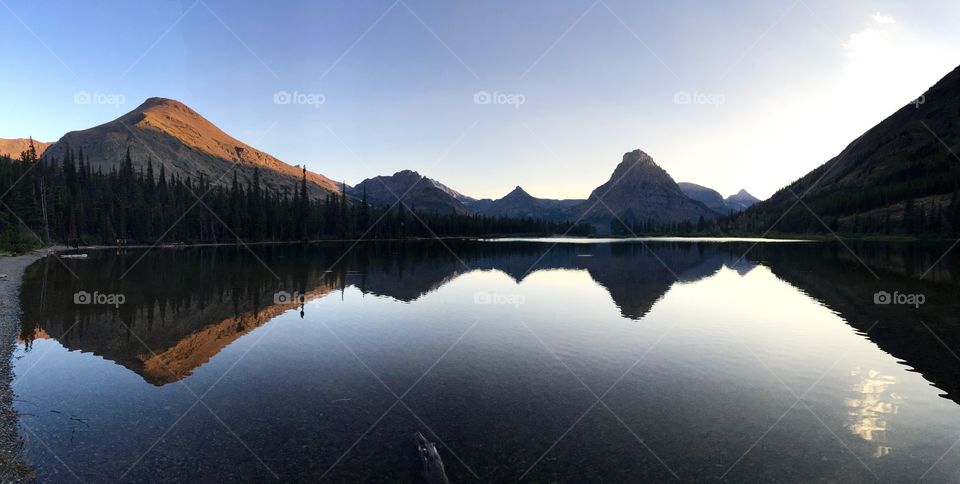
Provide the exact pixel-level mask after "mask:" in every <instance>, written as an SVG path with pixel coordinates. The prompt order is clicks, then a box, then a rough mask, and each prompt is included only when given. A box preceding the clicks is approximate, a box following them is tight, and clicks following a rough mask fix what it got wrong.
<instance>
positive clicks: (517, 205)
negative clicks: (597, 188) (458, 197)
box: [468, 187, 583, 221]
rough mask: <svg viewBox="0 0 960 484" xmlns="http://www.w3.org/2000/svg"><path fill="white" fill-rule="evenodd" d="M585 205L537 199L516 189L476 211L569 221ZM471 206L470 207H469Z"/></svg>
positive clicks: (521, 189)
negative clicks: (577, 207) (574, 210)
mask: <svg viewBox="0 0 960 484" xmlns="http://www.w3.org/2000/svg"><path fill="white" fill-rule="evenodd" d="M582 203H583V200H551V199H547V198H536V197H534V196H532V195H530V194H529V193H527V192H526V191H524V189H523V188H520V187H517V188H514V189H513V191H512V192H510V193H508V194H506V195H505V196H504V197H503V198H499V199H497V200H491V201H490V202H489V203H486V204H482V205H477V204H475V205H474V207H476V208H474V210H476V211H477V212H478V213H480V214H481V215H487V216H491V217H506V218H533V219H542V220H557V221H560V220H569V219H571V218H572V217H571V215H572V209H573V208H574V207H576V206H577V205H580V204H582ZM468 206H469V205H468Z"/></svg>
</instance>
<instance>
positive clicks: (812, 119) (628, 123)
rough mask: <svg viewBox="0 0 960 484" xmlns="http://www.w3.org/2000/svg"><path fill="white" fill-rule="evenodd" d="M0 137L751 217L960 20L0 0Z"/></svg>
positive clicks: (924, 7)
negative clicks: (177, 142)
mask: <svg viewBox="0 0 960 484" xmlns="http://www.w3.org/2000/svg"><path fill="white" fill-rule="evenodd" d="M0 53H2V59H3V63H4V65H5V68H6V69H5V70H6V74H7V75H6V76H2V77H0V110H2V111H0V112H2V115H0V137H5V138H15V137H26V136H33V137H34V138H36V139H39V140H45V141H50V140H56V139H57V138H59V137H60V136H62V135H63V134H64V133H65V132H68V131H71V130H79V129H85V128H89V127H91V126H95V125H98V124H101V123H105V122H107V121H110V120H112V119H114V118H116V117H119V116H120V115H122V114H123V113H125V112H127V111H129V110H131V109H134V108H135V107H136V106H138V105H139V104H140V103H141V102H143V100H144V99H146V98H148V97H152V96H161V97H168V98H173V99H177V100H180V101H182V102H184V103H186V104H187V105H189V106H191V107H192V108H193V109H195V110H196V111H197V112H199V113H200V114H202V115H203V116H205V117H206V118H207V119H209V120H210V121H212V122H213V123H214V124H216V125H217V126H219V127H220V128H222V129H223V130H224V131H226V132H227V133H229V134H231V135H233V136H234V137H236V138H238V139H240V140H241V141H244V142H246V143H247V144H250V145H252V146H254V147H256V148H259V149H261V150H264V151H266V152H268V153H270V154H272V155H274V156H276V157H278V158H280V159H282V160H284V161H286V162H288V163H291V164H306V166H307V168H308V169H310V170H312V171H316V172H319V173H322V174H324V175H326V176H328V177H330V178H333V179H335V180H338V181H340V180H343V181H346V182H347V183H348V184H351V185H352V184H356V183H357V182H359V181H361V180H363V179H364V178H368V177H372V176H376V175H381V174H391V173H394V172H396V171H399V170H402V169H413V170H416V171H419V172H420V173H421V174H424V175H426V176H429V177H431V178H435V179H437V180H440V181H441V182H443V183H445V184H447V185H448V186H450V187H452V188H454V189H456V190H458V191H461V192H463V193H465V194H468V195H471V196H474V197H477V198H483V197H490V198H499V197H501V196H503V195H505V194H506V193H508V192H509V191H511V190H512V189H513V188H514V187H515V186H518V185H519V186H522V187H524V188H525V189H526V190H527V191H528V192H529V193H531V194H532V195H534V196H538V197H545V198H585V197H586V196H587V195H588V194H589V193H590V191H591V190H592V189H593V188H595V187H596V186H598V185H600V184H601V183H603V182H605V181H606V180H607V179H608V178H609V177H610V174H611V173H612V172H613V169H614V168H615V167H616V165H617V164H618V163H619V162H620V160H621V157H622V155H623V153H625V152H627V151H631V150H634V149H637V148H639V149H642V150H644V151H646V152H647V153H649V154H650V155H651V156H653V158H654V160H656V162H657V163H658V164H659V165H660V166H662V167H664V168H665V169H666V170H667V171H668V172H669V173H670V174H671V175H672V176H673V177H674V179H676V180H677V181H687V182H693V183H698V184H701V185H705V186H709V187H711V188H714V189H716V190H718V191H719V192H721V194H723V195H724V196H726V195H729V194H732V193H735V192H736V191H738V190H739V189H741V188H746V189H747V190H748V191H750V192H751V193H753V194H754V195H756V196H758V197H760V198H766V197H768V196H769V195H771V194H772V193H773V192H775V191H776V190H777V189H779V188H781V187H783V186H785V185H786V184H788V183H789V182H791V181H793V180H795V179H797V178H799V177H801V176H802V175H804V174H806V173H807V172H808V171H810V170H811V169H813V168H815V167H816V166H818V165H820V164H822V163H824V162H826V161H827V160H828V159H830V158H831V157H833V156H835V155H836V154H837V153H839V152H840V151H841V150H842V149H843V147H844V146H846V144H848V143H849V142H850V141H852V140H853V139H854V138H855V137H857V136H858V135H859V134H861V133H862V132H863V131H865V130H867V129H869V128H870V127H871V126H873V125H875V124H876V123H878V122H879V121H881V120H882V119H883V118H885V117H886V116H888V115H890V114H891V113H893V112H894V111H895V110H897V109H899V108H900V107H902V106H904V105H906V104H908V103H910V102H912V101H915V102H922V99H919V100H918V99H917V98H918V96H920V95H921V94H922V93H923V92H924V91H925V90H926V89H927V88H928V87H930V86H931V85H933V84H934V83H935V82H936V81H937V80H939V79H940V78H941V77H943V76H944V75H946V74H947V73H948V72H949V71H951V70H952V69H954V68H955V67H957V66H958V65H960V2H957V1H956V0H930V1H893V0H890V1H867V0H847V1H844V2H836V1H833V0H786V1H779V0H777V1H775V0H756V1H747V0H732V1H728V2H716V1H689V0H678V1H670V2H645V1H635V0H569V1H557V0H506V1H500V0H491V1H482V2H478V1H469V0H450V1H442V2H441V1H424V0H345V1H275V2H259V1H257V2H254V1H250V2H245V1H220V0H184V1H155V2H129V1H92V2H87V1H74V0H48V1H39V0H38V1H30V0H0Z"/></svg>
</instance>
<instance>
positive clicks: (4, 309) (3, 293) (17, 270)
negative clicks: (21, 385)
mask: <svg viewBox="0 0 960 484" xmlns="http://www.w3.org/2000/svg"><path fill="white" fill-rule="evenodd" d="M46 254H47V251H35V252H31V253H29V254H26V255H19V256H12V257H10V256H0V274H3V275H5V276H6V277H3V276H0V482H31V481H33V469H31V468H30V466H29V465H27V463H26V462H25V461H24V460H23V438H22V437H21V435H20V432H19V426H18V422H19V418H18V416H17V412H16V411H15V410H14V409H13V398H14V394H13V389H12V388H11V386H10V384H11V383H12V381H13V363H12V361H11V360H12V357H13V351H14V349H15V348H16V342H17V333H18V332H19V331H20V314H21V311H20V283H21V282H22V280H23V273H24V270H26V268H27V266H29V265H30V264H32V263H33V262H34V261H36V260H37V259H40V258H41V257H43V256H45V255H46Z"/></svg>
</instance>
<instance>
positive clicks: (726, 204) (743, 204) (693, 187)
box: [677, 182, 760, 215]
mask: <svg viewBox="0 0 960 484" xmlns="http://www.w3.org/2000/svg"><path fill="white" fill-rule="evenodd" d="M677 185H679V186H680V190H681V191H683V194H684V195H686V196H688V197H690V198H692V199H694V200H696V201H698V202H700V203H702V204H704V205H706V206H707V208H709V209H710V210H713V211H714V212H716V213H718V214H720V215H729V214H731V213H737V212H742V211H744V210H746V209H747V208H750V207H751V206H753V205H754V204H756V203H757V202H759V201H760V200H759V199H758V198H756V197H754V196H753V195H751V194H749V193H748V192H747V191H746V190H740V191H739V192H737V193H736V194H735V195H730V196H729V197H727V198H723V196H722V195H720V192H718V191H716V190H714V189H712V188H707V187H705V186H701V185H697V184H696V183H687V182H680V183H678V184H677Z"/></svg>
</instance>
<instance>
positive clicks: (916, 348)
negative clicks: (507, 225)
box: [13, 239, 960, 482]
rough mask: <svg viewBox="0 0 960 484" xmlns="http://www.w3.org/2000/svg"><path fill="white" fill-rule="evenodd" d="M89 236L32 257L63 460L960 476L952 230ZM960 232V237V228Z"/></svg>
mask: <svg viewBox="0 0 960 484" xmlns="http://www.w3.org/2000/svg"><path fill="white" fill-rule="evenodd" d="M576 242H577V243H560V244H556V243H555V241H544V240H529V239H522V240H509V241H462V240H449V241H442V242H438V241H432V242H393V243H388V242H379V243H359V244H347V243H329V244H315V245H310V246H304V247H301V246H257V247H253V248H247V247H206V248H186V249H179V250H172V249H154V250H150V251H147V250H130V251H120V252H112V251H96V252H90V253H89V254H90V256H89V258H87V259H63V260H60V261H58V260H56V259H53V258H49V257H48V258H46V259H43V260H40V261H38V262H37V263H35V264H33V265H32V266H31V267H30V268H29V269H28V271H27V274H26V276H25V279H24V286H23V292H22V303H23V311H24V318H23V320H24V327H23V331H22V335H21V340H20V341H19V343H18V348H17V350H16V354H15V358H16V361H15V374H16V378H15V380H14V383H13V388H14V390H15V392H16V394H17V400H16V402H15V404H16V408H17V410H18V411H19V412H20V413H21V429H22V434H23V435H24V437H25V439H26V441H27V446H26V455H27V458H28V461H29V462H30V463H31V464H32V465H33V466H35V468H36V473H37V477H38V479H39V480H41V481H60V482H70V481H76V480H81V481H89V482H116V481H125V482H126V481H129V482H155V481H170V480H181V481H224V480H243V481H257V482H270V481H273V480H282V481H316V480H318V479H319V478H324V479H327V480H329V481H334V482H339V481H372V482H386V481H391V482H397V481H403V482H416V481H417V479H419V473H420V468H421V465H420V461H419V458H418V454H417V448H416V444H415V440H414V435H415V434H416V433H417V432H420V433H422V434H423V435H424V436H425V437H426V438H427V439H428V440H430V441H432V442H435V443H436V444H437V449H438V451H439V454H440V456H441V457H442V459H443V462H444V464H445V467H446V472H447V474H448V475H449V477H450V480H451V481H452V482H470V481H482V482H490V481H516V480H520V479H523V480H527V481H531V482H548V481H552V482H555V481H565V482H582V481H601V480H603V481H638V480H656V481H670V480H677V479H679V480H683V481H705V480H706V481H711V480H727V481H732V482H745V481H772V480H773V481H818V480H825V481H844V482H860V481H874V480H877V479H880V480H883V481H894V482H902V481H916V480H918V479H921V478H923V479H925V480H929V481H933V482H948V481H953V482H957V481H960V445H958V444H957V441H958V439H960V406H958V403H960V358H958V357H957V354H956V353H955V352H957V351H958V349H960V297H958V289H960V285H958V281H957V277H958V275H960V257H957V256H955V254H956V252H949V255H947V256H946V257H943V258H942V259H941V257H942V256H943V254H944V253H945V252H946V251H947V249H948V248H950V246H949V244H939V243H879V242H875V243H867V242H862V243H852V242H851V243H848V244H841V243H835V242H834V243H830V242H779V243H765V242H760V243H757V242H756V241H737V240H723V241H710V240H696V241H683V240H641V241H599V242H598V241H589V240H586V241H584V240H579V241H576ZM958 250H960V249H958Z"/></svg>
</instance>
